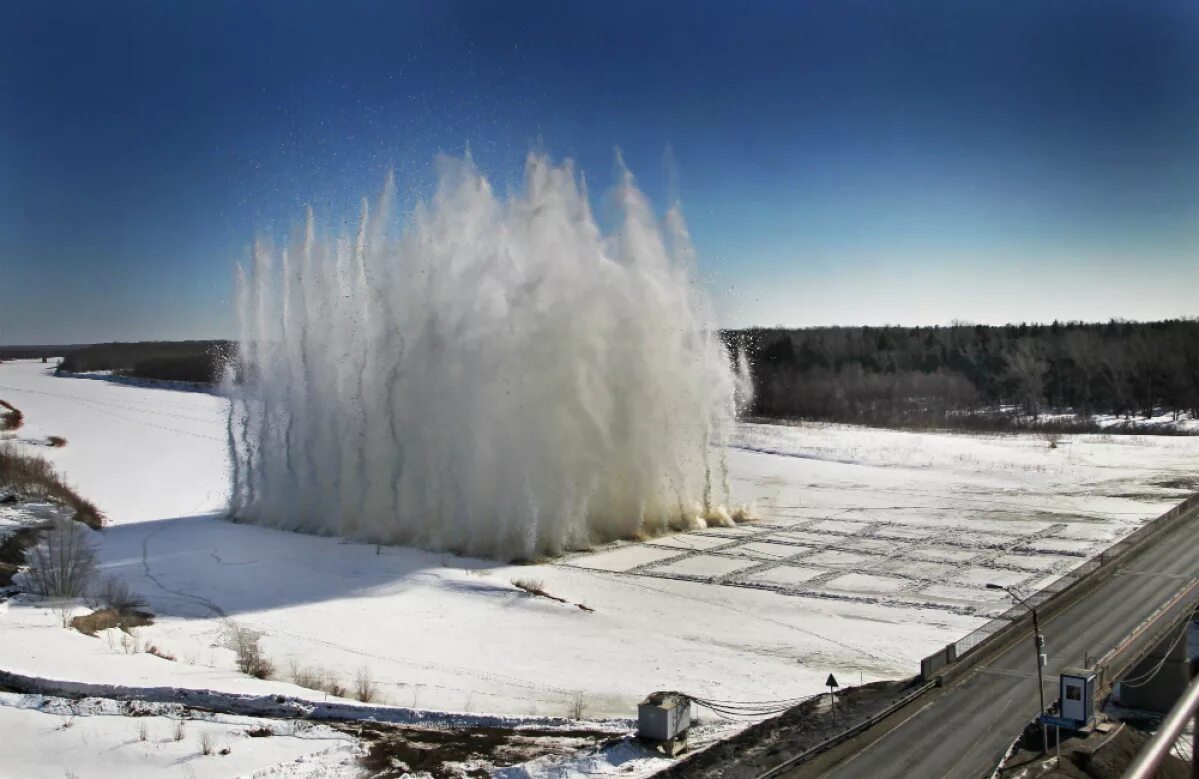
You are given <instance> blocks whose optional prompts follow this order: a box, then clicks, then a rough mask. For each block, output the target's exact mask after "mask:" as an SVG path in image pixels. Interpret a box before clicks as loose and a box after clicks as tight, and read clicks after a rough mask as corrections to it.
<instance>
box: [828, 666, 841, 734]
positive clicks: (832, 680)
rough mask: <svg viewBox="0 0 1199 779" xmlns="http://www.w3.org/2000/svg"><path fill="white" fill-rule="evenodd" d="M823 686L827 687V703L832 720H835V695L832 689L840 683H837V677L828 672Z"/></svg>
mask: <svg viewBox="0 0 1199 779" xmlns="http://www.w3.org/2000/svg"><path fill="white" fill-rule="evenodd" d="M824 686H825V687H827V688H828V705H829V708H830V709H831V710H832V712H833V722H836V721H837V696H836V694H835V693H834V692H833V691H834V690H836V689H837V688H838V687H840V686H841V685H839V684H837V677H835V676H833V675H832V674H829V675H828V678H827V679H825V680H824Z"/></svg>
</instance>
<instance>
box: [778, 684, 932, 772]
mask: <svg viewBox="0 0 1199 779" xmlns="http://www.w3.org/2000/svg"><path fill="white" fill-rule="evenodd" d="M936 686H937V684H936V682H926V683H925V684H924V685H922V686H920V687H917V688H916V689H915V690H912V691H911V692H910V693H908V694H907V695H905V696H903V697H902V698H899V699H898V700H896V701H894V702H893V703H891V705H889V706H887V707H886V708H885V709H883V710H882V711H877V712H875V713H874V714H871V715H870V716H869V717H867V718H866V719H864V720H862V721H861V722H859V723H857V724H856V725H852V726H850V727H848V728H846V729H845V730H843V731H841V732H840V733H837V734H836V735H833V736H830V737H828V738H826V739H825V740H824V741H821V742H820V743H819V744H815V745H813V746H810V747H808V748H807V749H805V750H804V751H803V752H800V753H799V754H798V755H794V756H792V757H789V758H787V759H786V760H784V761H783V762H781V763H779V764H778V765H776V766H774V767H773V768H770V769H767V770H766V771H763V772H762V773H760V774H758V775H757V777H755V779H771V777H774V776H778V775H779V774H781V773H783V772H784V771H787V770H789V769H791V768H793V767H795V766H797V765H799V764H800V763H802V762H804V761H805V760H807V759H808V758H809V757H812V756H813V755H818V754H820V753H821V752H823V751H825V750H826V749H832V748H833V747H835V746H837V744H840V743H841V742H842V741H846V740H848V739H851V738H853V737H854V736H856V735H857V734H859V733H861V732H862V731H863V730H866V729H867V728H871V727H873V726H875V725H877V724H878V723H880V722H882V721H883V720H885V719H886V718H887V717H890V716H891V715H892V714H894V713H895V712H897V711H899V710H900V709H902V708H903V707H904V706H907V705H908V704H909V703H911V702H912V701H914V700H916V699H917V698H919V697H920V696H921V695H924V693H926V692H928V691H929V690H931V689H932V688H934V687H936Z"/></svg>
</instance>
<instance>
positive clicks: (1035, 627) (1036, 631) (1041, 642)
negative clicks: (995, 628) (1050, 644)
mask: <svg viewBox="0 0 1199 779" xmlns="http://www.w3.org/2000/svg"><path fill="white" fill-rule="evenodd" d="M987 589H988V590H1003V591H1004V592H1006V593H1007V594H1008V595H1011V596H1012V597H1013V598H1015V599H1016V600H1017V601H1019V603H1020V605H1021V606H1023V607H1024V608H1026V609H1028V610H1029V611H1031V612H1032V636H1033V643H1034V644H1035V645H1036V660H1037V692H1038V693H1039V694H1040V696H1041V714H1044V713H1045V679H1044V677H1043V676H1042V675H1041V650H1042V649H1043V648H1044V646H1045V639H1044V638H1042V637H1041V625H1040V623H1038V622H1037V610H1036V609H1034V608H1033V607H1032V606H1030V605H1028V601H1026V600H1024V598H1021V597H1020V596H1019V595H1017V594H1016V593H1014V592H1012V591H1011V590H1010V589H1008V588H1007V587H1004V586H1003V585H1002V584H991V583H988V584H987ZM1037 719H1040V716H1039V715H1038V717H1037ZM1046 731H1047V727H1046V725H1045V723H1041V745H1042V746H1041V749H1042V751H1044V750H1045V748H1046V747H1047V745H1048V743H1049V736H1048V735H1047V733H1046Z"/></svg>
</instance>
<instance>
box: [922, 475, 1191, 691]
mask: <svg viewBox="0 0 1199 779" xmlns="http://www.w3.org/2000/svg"><path fill="white" fill-rule="evenodd" d="M1196 506H1199V493H1196V494H1194V495H1191V496H1189V497H1188V498H1187V499H1186V500H1184V501H1182V502H1181V503H1179V504H1178V505H1177V506H1175V507H1173V508H1172V509H1170V510H1169V511H1167V512H1166V513H1164V514H1162V515H1160V516H1158V517H1156V518H1155V519H1152V520H1150V521H1149V522H1146V523H1145V524H1144V525H1142V526H1141V527H1139V528H1137V530H1135V531H1134V532H1132V533H1130V534H1129V535H1127V536H1126V537H1124V538H1123V539H1121V540H1120V541H1117V542H1116V543H1114V544H1112V545H1111V546H1109V547H1108V548H1107V549H1104V550H1103V551H1102V552H1100V553H1099V554H1098V555H1096V556H1095V557H1092V558H1091V559H1089V560H1087V561H1086V562H1085V563H1083V564H1082V565H1080V566H1078V567H1077V568H1075V569H1074V570H1073V571H1070V572H1069V573H1067V574H1065V575H1063V576H1062V577H1061V578H1060V579H1058V580H1057V581H1055V582H1053V583H1051V584H1050V585H1048V586H1047V587H1045V588H1044V589H1042V590H1040V591H1038V592H1036V593H1033V594H1032V595H1030V596H1029V597H1028V598H1026V599H1025V600H1027V601H1028V603H1029V605H1030V606H1033V607H1035V608H1046V609H1052V608H1053V607H1054V606H1056V605H1058V604H1063V603H1065V602H1066V600H1067V597H1068V596H1070V595H1073V594H1074V593H1075V592H1076V591H1077V588H1078V587H1079V586H1080V585H1082V584H1084V583H1088V582H1089V581H1090V580H1091V579H1092V578H1093V577H1094V575H1095V574H1097V573H1100V572H1104V571H1110V570H1114V568H1115V566H1116V563H1118V562H1120V561H1121V560H1122V559H1123V558H1124V557H1125V556H1126V555H1128V553H1130V552H1132V551H1133V550H1134V549H1137V548H1138V547H1140V546H1141V545H1143V544H1144V543H1145V542H1146V541H1149V540H1150V539H1152V538H1153V537H1154V536H1157V535H1159V534H1160V533H1162V532H1164V531H1166V530H1168V529H1169V528H1170V527H1172V526H1173V524H1174V522H1175V520H1177V519H1178V518H1179V517H1182V516H1183V515H1184V514H1186V513H1187V512H1189V511H1190V510H1191V509H1193V508H1195V507H1196ZM1029 621H1030V616H1029V612H1028V610H1027V609H1025V608H1024V607H1023V606H1020V605H1016V606H1013V607H1012V608H1010V609H1008V610H1007V611H1005V612H1004V613H1003V614H1001V615H999V616H998V617H996V618H994V619H992V620H991V621H990V622H988V623H987V624H985V625H983V626H982V627H980V628H978V629H977V630H974V631H973V632H971V633H969V634H967V635H965V636H963V637H962V638H960V639H958V640H957V641H955V642H953V643H952V644H949V645H947V646H946V647H945V648H944V649H942V650H938V651H937V652H936V653H934V654H932V655H929V656H928V657H927V658H925V659H924V660H923V661H922V662H921V664H920V672H921V675H922V676H923V678H925V679H931V678H933V676H932V675H934V674H936V673H938V672H940V671H941V670H942V669H944V668H947V667H953V666H957V665H958V664H959V663H964V662H968V661H970V660H972V659H973V655H974V654H975V653H976V652H977V651H978V649H979V647H981V646H983V645H984V644H986V643H987V642H988V641H991V640H992V639H999V638H1001V637H1003V636H1007V635H1010V634H1012V633H1015V632H1017V631H1020V630H1023V629H1024V628H1026V627H1027V623H1028V622H1029ZM926 671H927V673H928V674H929V675H926Z"/></svg>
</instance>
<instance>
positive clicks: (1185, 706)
mask: <svg viewBox="0 0 1199 779" xmlns="http://www.w3.org/2000/svg"><path fill="white" fill-rule="evenodd" d="M1192 717H1193V718H1194V720H1195V729H1194V730H1193V731H1191V732H1192V733H1193V734H1194V735H1193V736H1192V741H1191V776H1192V777H1199V749H1196V748H1195V747H1196V744H1195V741H1194V739H1195V738H1197V737H1199V658H1197V659H1195V660H1192V661H1191V683H1190V684H1189V685H1187V688H1186V690H1184V691H1183V693H1182V697H1181V698H1179V699H1178V702H1177V703H1175V704H1174V708H1172V709H1170V713H1169V714H1168V715H1166V719H1165V720H1163V721H1162V724H1161V727H1159V728H1158V729H1157V732H1156V733H1154V734H1153V738H1151V739H1149V743H1148V744H1146V745H1145V748H1144V749H1143V750H1141V754H1139V755H1137V758H1136V760H1134V761H1133V762H1132V765H1130V766H1129V767H1128V770H1127V771H1125V772H1124V778H1123V779H1151V778H1152V777H1154V776H1157V769H1158V766H1160V765H1161V762H1162V761H1163V760H1164V759H1165V758H1166V755H1168V754H1170V748H1171V747H1173V746H1174V742H1175V741H1177V740H1178V737H1179V736H1180V735H1182V731H1183V730H1184V729H1185V728H1186V726H1187V720H1189V719H1191V718H1192Z"/></svg>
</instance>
